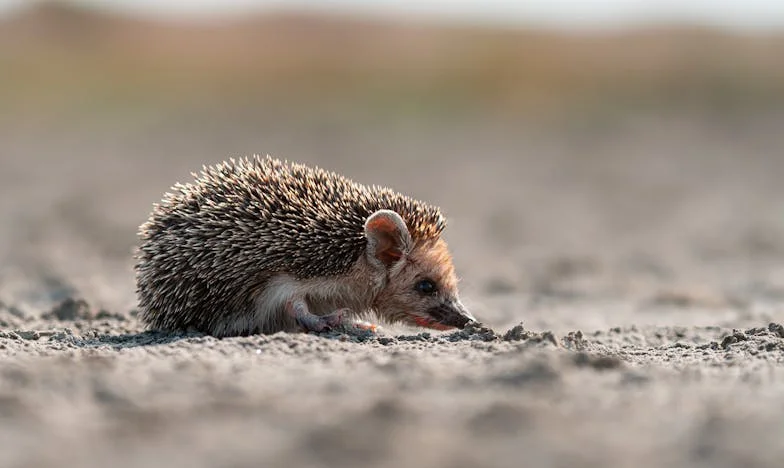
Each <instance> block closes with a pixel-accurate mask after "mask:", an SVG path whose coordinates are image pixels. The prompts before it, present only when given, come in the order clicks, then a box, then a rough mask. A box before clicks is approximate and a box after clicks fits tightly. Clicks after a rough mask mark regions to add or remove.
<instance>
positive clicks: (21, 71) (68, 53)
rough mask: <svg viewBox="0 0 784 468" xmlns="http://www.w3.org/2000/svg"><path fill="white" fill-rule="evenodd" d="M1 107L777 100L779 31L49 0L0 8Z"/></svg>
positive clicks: (722, 106)
mask: <svg viewBox="0 0 784 468" xmlns="http://www.w3.org/2000/svg"><path fill="white" fill-rule="evenodd" d="M0 21H1V22H0V70H2V73H0V114H5V115H14V116H25V115H32V114H41V113H42V112H45V113H47V115H51V116H53V118H57V117H61V116H63V115H74V114H99V115H100V114H105V113H127V112H132V111H134V110H138V111H144V110H145V109H157V108H162V107H174V108H176V107H183V106H184V107H188V106H214V105H219V104H220V105H233V106H255V105H264V106H268V108H269V109H271V110H274V109H285V108H289V107H295V108H301V109H308V108H309V107H314V106H320V105H337V106H345V107H347V108H356V109H365V110H368V111H369V112H384V113H399V114H404V115H408V114H416V113H422V112H424V113H431V112H440V113H444V114H448V113H451V112H456V111H471V112H512V113H542V114H546V113H551V112H556V113H558V112H563V111H567V112H568V111H569V110H572V109H574V108H575V106H580V107H583V108H585V107H589V108H596V109H613V108H620V109H628V108H629V107H644V108H650V107H654V108H655V107H658V106H674V105H677V106H684V105H685V106H696V107H700V108H702V107H704V108H706V109H708V110H712V111H720V112H731V111H735V110H739V109H743V108H746V107H752V108H758V107H771V106H781V105H782V104H784V54H782V53H781V51H782V50H784V36H781V37H778V36H738V35H731V34H728V33H723V32H718V31H712V30H703V29H696V28H672V29H658V30H634V31H622V32H614V33H609V32H607V33H593V34H588V33H581V34H556V33H550V32H537V31H519V30H493V29H482V28H472V27H457V26H445V25H423V24H402V23H392V22H382V21H376V22H370V21H362V20H358V19H352V18H345V17H343V18H341V17H334V16H330V17H315V16H306V15H293V14H291V15H285V14H277V15H261V16H256V17H251V18H242V19H237V20H236V21H232V22H223V23H218V22H216V23H163V22H155V21H151V20H141V19H138V18H128V17H116V16H111V15H109V14H106V13H102V12H96V11H85V10H78V9H74V8H73V7H67V6H62V5H58V4H46V5H42V6H40V7H38V8H35V9H32V10H28V11H26V12H24V13H22V14H20V15H17V16H11V17H7V18H4V19H2V20H0Z"/></svg>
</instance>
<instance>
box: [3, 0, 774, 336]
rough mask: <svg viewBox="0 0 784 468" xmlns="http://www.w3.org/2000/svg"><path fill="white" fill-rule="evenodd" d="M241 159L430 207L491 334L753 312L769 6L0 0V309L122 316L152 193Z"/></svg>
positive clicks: (768, 242) (763, 177)
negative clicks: (706, 310) (527, 323)
mask: <svg viewBox="0 0 784 468" xmlns="http://www.w3.org/2000/svg"><path fill="white" fill-rule="evenodd" d="M480 3H481V4H480ZM254 153H259V154H266V153H268V154H271V155H274V156H278V157H281V158H286V159H290V160H296V161H301V162H306V163H311V164H318V165H320V166H322V167H325V168H328V169H331V170H335V171H338V172H341V173H344V174H346V175H348V176H350V177H351V178H353V179H355V180H357V181H359V182H363V183H368V184H381V185H387V186H391V187H393V188H395V189H397V190H399V191H402V192H404V193H407V194H409V195H412V196H414V197H416V198H420V199H425V200H428V201H431V202H433V203H436V204H438V205H440V206H441V207H442V208H443V210H444V211H445V213H446V214H447V215H448V216H449V218H450V225H449V228H448V230H447V240H448V241H449V242H450V244H451V246H452V248H453V251H454V255H455V258H456V263H457V267H458V270H459V273H460V275H461V276H462V277H463V290H464V296H467V298H468V299H467V300H466V302H468V303H470V304H472V307H473V308H474V310H475V311H478V312H477V314H478V315H480V316H481V315H483V314H484V317H485V318H486V319H487V320H488V321H489V322H491V323H494V324H501V323H507V322H514V321H518V319H519V317H520V316H523V315H526V316H528V317H536V314H535V311H536V310H543V311H544V312H543V314H544V313H546V314H550V315H549V316H550V317H551V318H552V314H557V313H558V311H557V310H555V309H557V307H556V306H555V305H553V303H552V302H548V300H549V299H551V298H557V299H558V301H559V302H558V304H567V306H568V301H569V300H578V299H579V300H584V301H596V303H597V304H602V307H607V310H608V311H609V310H616V309H617V310H619V311H621V312H620V314H621V315H622V316H626V315H625V314H630V315H629V317H634V320H636V321H637V322H639V321H643V322H646V321H647V322H656V321H659V320H670V321H672V320H673V318H672V317H671V316H663V315H657V314H649V315H644V316H643V315H639V314H637V313H636V312H639V311H640V310H648V309H646V308H648V307H665V306H667V307H673V306H676V307H677V306H678V305H683V304H687V305H694V304H697V305H698V306H704V307H717V308H722V310H723V309H724V308H726V309H728V310H729V309H731V310H732V312H728V313H733V314H737V313H742V312H738V310H741V311H743V310H750V309H753V308H755V307H762V306H775V305H777V304H780V303H782V302H784V270H782V268H781V267H780V264H781V260H782V258H783V257H784V241H783V240H782V234H784V205H782V202H784V184H782V182H781V180H782V175H784V3H782V2H779V1H774V0H769V1H764V0H747V1H743V2H741V1H729V0H726V1H719V0H714V1H701V0H691V1H689V0H681V1H658V2H654V1H651V2H638V1H624V0H593V1H584V2H575V1H567V0H561V1H545V0H542V1H528V2H512V1H508V2H507V1H501V0H495V1H489V2H469V1H465V0H452V1H436V0H419V1H394V2H393V1H374V2H365V1H360V0H341V1H338V2H316V1H306V0H300V1H288V2H287V1H284V0H266V1H265V0H258V1H253V0H234V1H219V0H199V1H176V0H169V1H151V0H150V1H131V0H93V1H88V0H83V1H76V0H74V1H48V2H32V1H29V0H28V1H19V0H12V1H9V0H0V299H2V300H4V301H5V302H7V303H9V302H10V303H14V304H17V306H19V307H21V308H23V309H24V308H27V310H40V308H41V307H44V306H46V304H48V303H51V302H52V301H58V300H61V299H62V298H63V297H67V296H73V295H78V296H80V297H85V298H86V299H88V301H91V302H93V303H95V304H98V305H100V306H101V307H106V308H110V309H114V310H117V311H119V312H125V311H127V310H130V309H131V308H133V307H134V302H135V297H134V281H133V274H132V270H131V265H132V260H131V255H132V252H133V246H134V244H135V241H136V237H135V235H136V228H137V226H138V225H139V224H141V223H142V222H143V221H144V220H145V218H146V216H147V214H148V213H149V211H150V209H151V205H152V203H153V202H155V201H157V200H159V199H160V197H161V195H162V194H163V193H164V192H165V191H166V190H167V189H168V188H169V187H170V186H171V185H172V184H173V183H174V182H176V181H184V180H187V179H189V177H190V176H189V173H190V172H191V171H195V170H198V169H199V168H200V167H201V165H202V164H210V163H215V162H218V161H221V160H223V159H225V158H226V157H229V156H239V155H244V154H248V155H250V154H254ZM520 298H523V299H524V300H522V301H521V300H520ZM613 307H614V309H613ZM566 309H568V307H566ZM608 313H609V312H608ZM563 314H564V316H563V321H562V322H559V323H561V324H563V326H565V327H569V326H571V325H580V326H590V325H592V324H587V323H584V322H580V317H574V316H573V315H574V314H572V315H570V314H569V313H568V310H566V311H564V312H563ZM641 317H642V318H641ZM480 318H481V317H480ZM616 318H617V317H616ZM594 319H595V318H594ZM594 319H591V320H594ZM531 320H534V319H531ZM678 320H683V321H688V319H687V318H683V317H682V316H681V317H679V318H678ZM617 322H618V320H616V323H617ZM543 323H544V322H543ZM548 323H550V325H551V326H552V322H548ZM531 325H532V326H534V327H535V326H536V322H535V321H534V323H532V324H531Z"/></svg>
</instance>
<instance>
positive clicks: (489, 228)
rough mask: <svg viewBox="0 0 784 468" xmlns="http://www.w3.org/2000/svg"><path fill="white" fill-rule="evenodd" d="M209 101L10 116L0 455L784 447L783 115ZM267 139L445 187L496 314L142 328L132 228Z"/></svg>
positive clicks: (399, 463) (403, 180) (404, 454)
mask: <svg viewBox="0 0 784 468" xmlns="http://www.w3.org/2000/svg"><path fill="white" fill-rule="evenodd" d="M416 117H417V115H405V116H401V117H400V118H399V119H398V118H397V117H394V116H393V117H387V118H386V119H387V120H383V119H380V118H379V120H374V119H368V118H367V117H366V115H364V114H357V115H354V114H352V113H350V112H346V111H345V109H342V108H334V109H333V108H330V107H328V106H326V107H320V108H317V109H315V110H313V111H312V112H308V113H304V112H300V113H299V114H297V113H296V112H294V111H292V112H291V113H289V114H287V113H285V112H275V111H269V110H267V109H256V108H250V107H249V108H247V109H236V108H231V109H223V110H222V111H221V109H219V108H215V107H212V106H210V107H208V108H203V109H202V108H198V106H194V108H188V109H180V110H171V111H170V112H169V113H162V112H159V111H149V112H144V111H143V109H142V110H139V113H138V114H121V115H115V116H112V115H109V116H100V117H97V116H94V115H92V114H89V113H87V114H85V115H82V116H81V117H79V118H73V119H71V118H59V117H56V116H54V117H52V119H51V120H46V121H40V122H39V121H32V120H31V121H26V120H24V119H22V120H14V119H6V120H5V121H3V125H0V142H1V143H0V163H2V170H0V220H1V221H2V222H0V241H1V242H0V466H3V467H37V466H57V467H107V466H113V467H118V468H119V467H149V466H169V467H171V466H183V467H215V466H221V467H240V466H253V467H294V466H304V467H319V466H341V467H363V468H364V467H389V468H400V467H408V466H411V467H416V466H428V467H430V466H432V467H465V468H474V467H483V466H489V467H520V466H528V467H534V466H548V467H597V468H598V467H609V466H628V467H654V466H690V467H700V466H704V467H711V468H716V467H736V466H748V467H755V466H756V467H761V466H770V467H778V466H781V464H782V460H784V443H782V441H783V440H784V328H782V324H784V209H782V207H783V206H784V184H782V174H784V158H782V155H784V132H782V131H781V129H782V128H784V115H782V114H781V113H780V112H778V113H777V112H768V111H765V112H762V111H759V112H756V111H755V112H750V113H741V114H725V113H720V112H717V113H714V112H709V111H704V112H703V111H695V110H689V109H681V110H677V111H675V110H673V111H671V112H663V111H662V112H660V111H650V110H649V111H648V112H647V113H646V112H622V111H621V110H618V111H617V112H614V111H613V112H610V111H607V112H604V111H601V110H597V111H595V113H593V114H590V115H589V114H581V115H579V118H578V117H575V118H574V119H565V120H563V121H560V122H555V123H552V122H551V123H548V124H547V125H543V124H541V123H540V122H538V121H536V120H523V119H521V120H514V119H512V118H496V119H491V118H489V117H486V116H483V117H482V118H474V117H470V118H469V117H466V116H441V117H438V118H434V119H432V121H424V120H416ZM250 152H260V153H264V152H269V153H272V154H274V155H276V156H281V157H286V158H290V159H296V160H300V161H304V162H309V163H316V164H319V165H321V166H324V167H329V168H331V169H335V170H338V171H340V172H343V173H345V174H347V175H349V176H350V177H353V178H355V179H357V180H359V181H361V182H365V183H370V184H372V183H378V184H384V185H389V186H392V187H394V188H396V189H398V190H401V191H403V192H406V193H409V194H412V195H413V196H416V197H418V198H423V199H427V200H430V201H433V202H434V203H437V204H439V205H441V206H442V207H443V208H444V211H445V212H446V214H447V216H448V217H449V219H450V225H449V227H448V228H447V231H446V233H447V234H446V235H447V240H448V241H449V243H450V246H451V247H452V250H453V253H454V256H455V259H456V266H457V269H458V272H459V274H460V275H461V276H462V278H463V281H462V283H461V289H462V296H463V299H464V302H465V303H466V304H467V306H468V307H469V308H470V309H471V311H472V312H473V313H474V315H475V316H476V317H478V318H479V319H480V320H481V321H482V322H483V323H484V326H474V327H471V328H469V329H466V330H462V331H454V332H446V333H426V332H423V331H422V330H414V329H397V328H394V327H387V328H385V329H383V330H382V332H381V333H380V334H379V335H378V336H347V335H341V334H332V335H330V334H327V335H324V336H316V335H304V334H299V335H298V334H277V335H272V336H251V337H244V338H229V339H222V340H219V339H215V338H212V337H207V336H198V335H167V334H160V333H153V332H146V331H144V330H143V329H142V328H141V327H140V325H139V323H138V322H137V320H136V317H135V313H134V307H135V297H134V281H133V275H132V270H131V264H132V262H131V254H132V249H133V245H134V242H135V231H136V228H137V226H138V225H139V224H141V222H142V221H144V219H145V217H146V216H147V213H148V212H149V210H150V208H151V205H152V203H153V202H154V201H157V200H159V199H160V196H161V194H162V193H163V192H164V191H165V190H166V189H167V188H168V187H169V186H170V185H171V184H172V183H174V182H175V181H178V180H185V179H187V178H188V174H189V172H190V171H193V170H195V169H198V168H199V167H200V166H201V165H202V164H203V163H210V162H216V161H218V160H221V159H223V158H224V157H225V156H226V155H232V154H242V153H250Z"/></svg>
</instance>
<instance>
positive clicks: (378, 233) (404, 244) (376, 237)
mask: <svg viewBox="0 0 784 468" xmlns="http://www.w3.org/2000/svg"><path fill="white" fill-rule="evenodd" d="M365 237H367V241H368V246H367V252H368V257H370V260H374V261H376V262H381V263H382V264H383V265H384V266H386V267H390V266H392V265H393V264H394V263H396V262H397V261H399V260H400V259H402V258H403V257H405V256H406V255H407V254H408V253H409V251H410V250H411V234H410V233H409V232H408V228H407V227H406V223H405V221H403V218H401V217H400V215H399V214H397V213H395V212H394V211H392V210H378V211H376V212H375V213H373V214H372V215H370V216H368V219H367V221H365Z"/></svg>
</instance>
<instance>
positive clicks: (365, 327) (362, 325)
mask: <svg viewBox="0 0 784 468" xmlns="http://www.w3.org/2000/svg"><path fill="white" fill-rule="evenodd" d="M351 326H352V327H354V328H355V329H357V330H360V331H364V332H369V333H378V325H376V324H375V323H370V322H364V321H356V322H354V323H352V324H351Z"/></svg>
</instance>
